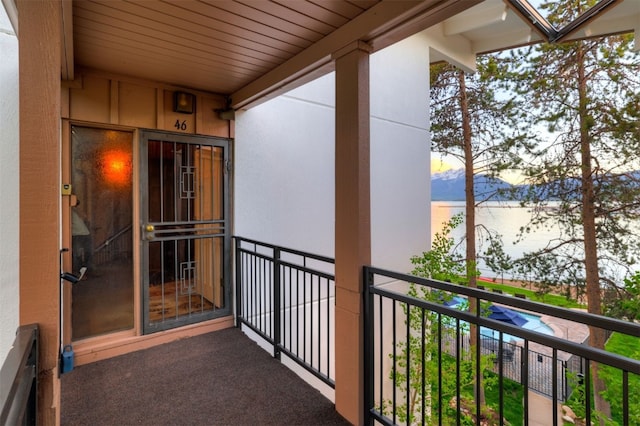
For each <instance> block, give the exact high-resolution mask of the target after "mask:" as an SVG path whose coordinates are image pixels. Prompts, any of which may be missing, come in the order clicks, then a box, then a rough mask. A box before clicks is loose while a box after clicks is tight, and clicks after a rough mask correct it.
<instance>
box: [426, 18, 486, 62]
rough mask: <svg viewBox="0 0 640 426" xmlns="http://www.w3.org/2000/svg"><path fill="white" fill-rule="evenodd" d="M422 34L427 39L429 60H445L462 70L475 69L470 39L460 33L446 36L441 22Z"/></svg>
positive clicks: (474, 56)
mask: <svg viewBox="0 0 640 426" xmlns="http://www.w3.org/2000/svg"><path fill="white" fill-rule="evenodd" d="M423 34H425V36H426V37H427V40H429V42H428V44H429V48H430V49H431V50H432V52H431V53H430V55H429V59H430V61H431V62H439V61H446V62H448V63H450V64H453V65H455V66H456V67H458V68H460V69H462V70H463V71H464V72H475V71H476V51H475V50H474V49H473V47H472V45H471V41H470V40H468V39H467V38H465V37H463V36H460V35H450V36H446V35H445V34H444V28H443V26H442V24H438V25H435V26H433V27H431V28H429V29H427V30H425V31H423Z"/></svg>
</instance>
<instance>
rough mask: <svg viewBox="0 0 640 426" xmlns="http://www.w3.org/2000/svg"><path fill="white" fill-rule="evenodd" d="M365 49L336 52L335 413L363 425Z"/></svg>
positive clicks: (367, 213) (367, 257) (367, 214)
mask: <svg viewBox="0 0 640 426" xmlns="http://www.w3.org/2000/svg"><path fill="white" fill-rule="evenodd" d="M369 54H370V49H369V46H368V45H367V44H365V43H362V42H357V43H353V44H351V45H349V46H347V47H345V48H344V49H342V50H340V51H338V52H336V53H335V54H334V58H335V61H336V67H335V68H336V140H335V143H336V149H335V162H336V163H335V164H336V166H335V167H336V170H335V173H336V174H335V179H336V181H335V183H336V216H335V220H336V225H335V226H336V227H335V230H336V237H335V247H336V248H335V257H336V259H335V262H336V264H335V276H336V360H335V362H336V393H335V399H336V409H337V410H338V412H339V413H340V414H341V415H342V416H344V417H345V418H346V419H347V420H349V421H350V422H352V423H353V424H358V425H359V424H362V423H363V421H364V419H363V413H364V407H363V400H364V398H363V395H364V392H363V372H364V369H363V363H362V360H363V335H362V334H363V333H362V332H363V327H362V323H363V318H362V315H363V313H362V267H363V265H367V264H369V263H370V261H371V203H370V135H369V128H370V118H369Z"/></svg>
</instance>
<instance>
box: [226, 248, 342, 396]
mask: <svg viewBox="0 0 640 426" xmlns="http://www.w3.org/2000/svg"><path fill="white" fill-rule="evenodd" d="M234 239H235V244H236V246H235V250H236V255H235V262H236V317H237V321H238V324H239V325H240V324H243V325H245V326H247V327H249V328H250V329H252V330H253V331H254V332H256V333H257V334H258V335H260V336H261V337H262V338H263V339H265V340H266V341H267V342H269V343H270V344H271V345H273V355H274V356H276V357H280V354H282V353H284V354H285V355H287V356H288V357H289V358H291V359H292V360H294V361H295V362H297V363H298V364H299V365H301V366H302V367H303V368H305V369H306V370H308V371H309V372H311V373H312V374H313V375H314V376H316V377H317V378H319V379H320V380H322V381H323V382H325V383H326V384H328V385H329V386H331V387H335V380H334V365H333V359H334V354H333V351H334V339H335V337H334V332H335V322H334V318H335V312H334V308H335V278H334V261H333V259H330V258H327V257H324V256H317V255H313V254H309V253H304V252H301V251H297V250H292V249H287V248H283V247H278V246H275V245H271V244H266V243H262V242H259V241H254V240H250V239H246V238H240V237H235V238H234Z"/></svg>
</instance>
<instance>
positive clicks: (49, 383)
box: [16, 0, 61, 425]
mask: <svg viewBox="0 0 640 426" xmlns="http://www.w3.org/2000/svg"><path fill="white" fill-rule="evenodd" d="M16 3H17V8H18V19H19V27H20V33H19V36H18V43H19V72H20V83H19V87H20V89H19V96H20V107H19V111H20V178H19V179H20V324H21V325H25V324H38V325H39V327H40V338H41V339H40V347H39V349H40V351H39V352H40V354H39V355H40V359H39V361H40V366H39V371H38V372H37V374H38V381H39V386H40V389H39V392H38V401H37V411H38V414H37V416H38V423H39V424H43V425H54V424H59V423H60V380H59V379H58V374H57V369H58V355H59V346H58V342H59V341H60V340H59V336H60V334H59V333H60V330H59V325H58V318H59V314H60V309H61V307H60V304H59V299H58V291H59V290H60V271H59V268H58V256H59V249H60V217H59V216H60V197H61V195H60V152H61V151H60V149H61V148H60V137H61V136H60V135H61V133H60V131H61V127H60V111H61V109H60V103H61V101H60V96H61V95H60V91H61V89H60V49H61V47H60V43H61V16H60V14H61V4H60V2H59V1H51V0H42V1H30V0H20V1H18V2H16Z"/></svg>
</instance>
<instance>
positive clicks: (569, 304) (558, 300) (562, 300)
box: [478, 280, 586, 308]
mask: <svg viewBox="0 0 640 426" xmlns="http://www.w3.org/2000/svg"><path fill="white" fill-rule="evenodd" d="M478 285H480V286H483V287H484V288H485V289H488V290H493V289H497V290H501V291H502V293H504V294H511V295H514V294H516V293H518V294H524V295H525V296H527V299H529V300H533V301H534V302H542V303H546V304H548V305H553V306H558V307H561V308H586V306H585V305H583V304H580V303H578V302H576V301H575V300H567V298H566V297H564V296H560V295H557V294H546V295H543V296H541V295H538V294H536V292H535V291H533V290H529V289H526V288H522V287H516V286H512V285H506V284H498V283H494V282H491V281H485V280H478Z"/></svg>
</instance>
